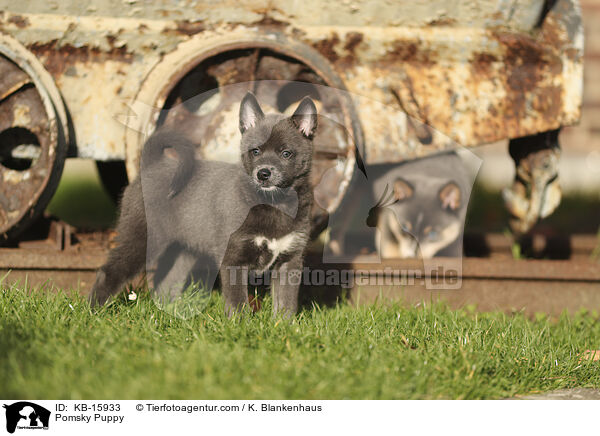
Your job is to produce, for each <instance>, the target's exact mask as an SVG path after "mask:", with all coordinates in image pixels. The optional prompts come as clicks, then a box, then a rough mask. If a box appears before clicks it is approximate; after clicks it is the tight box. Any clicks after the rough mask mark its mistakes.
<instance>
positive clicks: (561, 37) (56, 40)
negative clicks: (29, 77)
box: [0, 0, 583, 162]
mask: <svg viewBox="0 0 600 436" xmlns="http://www.w3.org/2000/svg"><path fill="white" fill-rule="evenodd" d="M547 4H551V3H548V2H544V1H543V0H514V1H510V0H499V1H492V0H484V1H481V2H470V1H467V0H454V1H441V0H440V1H438V0H432V1H430V2H416V3H415V2H388V1H385V0H344V1H342V2H341V4H337V3H332V2H329V3H328V2H323V1H321V0H307V1H304V2H295V1H292V0H285V1H282V2H278V3H277V6H276V7H273V6H272V3H270V2H266V1H255V0H252V1H242V2H237V1H236V2H233V1H225V2H220V3H218V4H216V3H212V2H207V1H204V2H195V1H187V2H178V1H174V0H162V1H151V2H150V1H141V0H124V1H118V0H105V1H94V2H92V1H79V2H76V1H73V0H71V1H66V2H58V1H50V2H47V1H38V0H34V1H32V2H28V3H27V5H25V4H24V3H18V2H12V1H9V0H0V10H1V11H3V12H2V13H0V31H1V32H5V33H9V34H10V35H12V36H14V37H15V38H17V39H18V40H19V41H21V42H22V43H23V44H24V45H25V46H26V47H27V48H28V49H30V50H31V51H32V52H33V53H34V54H36V55H37V56H38V57H39V58H40V59H41V60H42V62H43V64H44V65H45V67H46V68H47V69H48V71H50V73H51V74H52V75H53V77H54V79H55V81H56V83H57V85H58V87H59V88H60V90H61V92H62V94H63V97H64V99H65V102H66V105H67V107H68V108H69V110H70V113H71V116H72V119H73V124H74V130H75V133H76V138H77V149H76V150H77V153H78V155H79V156H82V157H92V158H94V159H99V160H109V159H124V158H125V140H124V136H125V132H124V130H125V128H124V126H123V125H122V124H121V123H119V122H118V121H117V120H116V119H115V117H116V116H118V115H120V114H125V113H127V111H128V109H127V104H128V102H130V101H131V100H132V99H134V98H135V96H136V95H137V94H138V90H139V89H140V87H141V85H142V83H143V82H144V79H145V77H146V76H147V75H148V74H149V72H150V71H151V70H152V69H153V67H154V66H155V65H156V64H157V63H158V62H159V61H160V60H161V58H162V57H163V56H164V55H166V54H168V53H170V52H172V51H173V50H175V48H176V47H177V46H178V45H179V44H180V43H182V42H186V41H193V42H194V43H195V44H197V50H198V53H201V52H202V51H203V50H204V47H205V46H210V45H211V41H213V40H215V39H223V38H228V37H231V38H232V39H235V38H239V37H241V36H243V37H244V38H245V39H247V38H250V39H251V38H252V37H253V35H255V36H256V37H257V38H258V37H259V36H260V37H263V38H264V37H265V36H267V37H269V36H273V38H276V37H277V36H276V35H283V36H285V37H286V38H287V39H289V40H293V41H296V42H298V43H299V44H304V45H306V46H309V47H313V48H314V49H315V50H316V51H317V52H319V53H320V54H321V55H323V56H324V57H325V58H327V59H328V61H329V62H330V63H331V65H332V67H333V69H334V70H335V71H336V72H337V73H338V74H339V76H340V77H341V79H342V81H343V83H344V84H345V86H346V88H347V89H348V91H349V92H350V93H352V94H354V95H356V96H360V97H361V98H358V97H357V99H356V100H357V101H356V106H357V111H358V114H359V118H360V122H361V124H362V127H363V130H364V136H365V147H366V156H367V161H368V162H383V161H386V162H389V161H402V160H406V159H411V158H414V157H417V156H423V155H427V154H430V153H434V152H437V151H439V150H441V149H445V148H452V147H455V146H457V144H458V145H463V146H474V145H478V144H481V143H487V142H492V141H496V140H500V139H505V138H515V137H520V136H525V135H531V134H535V133H537V132H542V131H548V130H552V129H556V128H558V127H560V126H565V125H571V124H574V123H576V122H577V121H578V119H579V117H580V104H581V99H582V71H583V70H582V58H581V57H582V49H583V36H582V29H581V17H580V15H581V14H580V11H579V6H578V3H577V1H576V0H558V1H556V2H555V3H554V5H553V7H552V9H551V10H550V11H549V12H548V14H547V15H545V16H544V14H545V12H547V11H545V7H546V5H547ZM315 10H318V11H319V13H318V14H315V13H314V11H315ZM405 113H406V114H405ZM420 123H424V124H426V125H429V126H431V127H432V131H433V132H434V133H433V134H432V138H431V140H427V141H424V140H423V137H422V135H419V131H420V130H422V128H421V126H420V125H419V124H420Z"/></svg>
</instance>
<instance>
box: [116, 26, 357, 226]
mask: <svg viewBox="0 0 600 436" xmlns="http://www.w3.org/2000/svg"><path fill="white" fill-rule="evenodd" d="M197 51H198V45H195V46H194V45H190V46H189V47H187V46H183V47H181V46H180V47H179V48H178V51H177V52H176V53H173V54H171V55H170V57H169V56H167V57H165V59H164V60H163V62H162V63H161V64H162V65H161V64H159V65H158V66H157V67H156V68H155V70H154V71H153V72H152V73H151V74H150V75H149V77H148V78H147V79H146V80H145V83H144V85H143V87H142V90H141V91H140V94H139V95H138V99H139V100H141V101H143V102H144V103H146V104H149V103H151V104H152V106H153V108H155V109H156V110H154V111H147V112H146V113H147V115H146V117H145V118H144V117H143V116H142V117H140V114H139V113H138V114H137V119H138V120H139V125H138V126H137V129H136V130H137V132H135V133H134V130H131V131H129V132H128V140H127V173H128V176H129V179H130V180H131V179H132V177H134V176H135V175H137V170H138V165H139V164H138V157H139V152H140V148H141V146H142V144H143V140H144V138H145V135H147V134H149V133H151V132H152V131H153V130H154V129H155V128H156V127H158V126H161V125H169V126H171V127H174V128H176V129H177V130H179V131H183V132H185V134H186V135H187V136H189V137H190V138H192V139H194V140H195V141H196V142H197V143H199V144H201V146H200V148H199V150H198V155H199V156H201V157H202V158H205V159H215V160H224V161H236V160H237V159H239V151H238V147H239V140H240V137H239V131H238V111H239V103H240V101H241V99H242V98H243V96H244V94H245V92H247V91H248V90H251V91H253V92H254V93H255V94H256V95H257V97H258V100H259V101H260V103H261V105H263V106H264V108H265V109H266V110H265V112H272V111H278V112H282V113H287V112H289V111H290V109H292V108H294V107H295V104H296V103H297V102H298V101H300V99H301V98H302V97H304V96H305V95H310V96H311V97H312V98H313V100H315V101H316V103H317V106H318V109H319V113H320V114H321V115H322V117H320V119H319V127H318V129H317V133H316V135H315V139H314V144H315V155H314V159H313V180H312V183H313V186H314V187H315V199H316V203H317V205H318V207H316V208H315V210H314V212H313V222H314V224H315V226H317V227H318V226H321V225H322V224H323V221H324V222H325V224H326V219H325V217H326V216H327V213H331V212H333V211H334V210H335V209H336V208H337V207H338V205H339V203H340V202H341V200H342V198H343V196H344V194H345V192H346V190H347V188H348V184H349V182H350V180H351V178H352V174H353V172H354V169H355V167H356V152H357V151H358V153H360V154H362V152H363V138H362V131H361V128H360V125H359V122H358V118H357V116H356V114H355V110H354V107H353V104H352V101H351V98H350V96H349V94H348V93H346V92H344V85H343V83H342V81H341V79H340V78H339V77H338V76H337V74H335V73H334V72H333V70H332V69H331V68H330V66H329V64H328V62H327V60H325V59H324V58H323V57H322V56H321V55H320V54H319V53H317V52H316V51H314V50H313V49H312V48H310V47H306V46H303V45H301V44H297V43H296V44H295V43H293V42H291V41H278V40H275V41H274V40H272V39H268V40H267V39H260V38H258V39H254V40H251V41H237V42H231V41H229V42H227V43H226V44H215V46H214V47H213V48H210V49H207V50H205V51H203V53H202V54H200V55H198V54H196V53H197ZM192 52H193V53H192ZM158 82H160V83H158Z"/></svg>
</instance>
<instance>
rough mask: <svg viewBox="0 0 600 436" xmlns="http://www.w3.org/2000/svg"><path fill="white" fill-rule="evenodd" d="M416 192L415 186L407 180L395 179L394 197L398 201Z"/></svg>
mask: <svg viewBox="0 0 600 436" xmlns="http://www.w3.org/2000/svg"><path fill="white" fill-rule="evenodd" d="M414 193H415V188H413V186H412V185H411V184H410V183H408V182H407V181H406V180H404V179H401V178H398V179H396V180H395V181H394V197H396V200H397V201H404V200H408V199H409V198H411V197H412V196H413V194H414Z"/></svg>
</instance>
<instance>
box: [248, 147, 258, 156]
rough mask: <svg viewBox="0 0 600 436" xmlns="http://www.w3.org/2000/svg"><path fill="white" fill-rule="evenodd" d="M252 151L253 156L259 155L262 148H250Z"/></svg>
mask: <svg viewBox="0 0 600 436" xmlns="http://www.w3.org/2000/svg"><path fill="white" fill-rule="evenodd" d="M250 153H252V156H258V155H259V154H260V150H259V149H258V148H253V149H252V150H250Z"/></svg>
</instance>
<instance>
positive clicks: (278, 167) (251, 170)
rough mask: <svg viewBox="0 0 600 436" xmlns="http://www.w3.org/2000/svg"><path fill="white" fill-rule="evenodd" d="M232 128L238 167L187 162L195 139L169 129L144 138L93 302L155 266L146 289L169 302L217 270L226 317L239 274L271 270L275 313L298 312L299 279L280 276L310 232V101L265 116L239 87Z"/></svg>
mask: <svg viewBox="0 0 600 436" xmlns="http://www.w3.org/2000/svg"><path fill="white" fill-rule="evenodd" d="M239 127H240V131H241V133H242V139H241V146H240V152H241V165H239V164H230V163H225V162H214V161H200V160H196V159H195V157H194V153H195V147H196V145H195V144H194V143H192V142H190V141H189V140H187V139H185V138H184V137H182V136H180V135H179V134H177V133H175V132H173V131H158V132H157V133H155V134H154V135H153V136H152V137H151V138H150V139H149V140H148V142H147V143H146V145H145V146H144V150H143V152H142V157H141V165H140V166H141V168H140V177H138V178H137V179H136V180H135V181H134V182H133V183H132V184H131V185H129V186H128V187H127V189H126V190H125V192H124V194H123V199H122V202H121V213H120V218H119V221H118V224H117V232H118V238H117V242H118V245H117V246H116V247H115V248H114V249H113V250H111V252H110V253H109V257H108V261H107V262H106V264H105V265H103V266H102V267H101V268H100V270H99V271H98V274H97V277H96V282H95V284H94V286H93V289H92V292H91V294H90V301H91V302H92V303H93V304H103V303H104V302H105V301H106V300H107V299H108V298H109V297H110V296H111V295H113V294H115V293H117V292H119V291H120V290H121V288H122V286H123V285H124V284H125V283H126V282H127V281H128V280H131V278H133V276H135V275H136V274H137V273H138V272H139V271H140V270H141V269H142V268H143V267H144V265H146V267H147V268H151V266H152V265H154V264H156V265H157V267H156V273H155V278H154V282H155V287H156V289H157V291H158V293H159V294H160V295H162V296H165V297H168V298H173V297H175V296H177V295H178V294H180V293H181V291H182V290H183V289H184V287H185V286H186V283H189V280H190V278H191V279H193V280H198V279H199V278H202V281H203V282H204V284H205V285H206V286H207V287H212V285H213V284H214V281H215V280H216V277H217V274H218V273H219V272H220V279H221V287H222V291H223V295H224V298H225V308H226V312H227V314H229V315H231V314H232V313H233V312H235V311H237V310H239V309H240V308H241V307H242V306H244V305H247V304H248V291H247V276H246V277H244V274H243V271H246V270H249V271H258V272H264V271H267V270H270V271H276V272H277V273H276V277H274V278H273V280H272V286H271V294H272V296H273V305H274V312H275V313H280V312H282V313H285V314H287V315H290V314H293V313H295V312H296V311H297V308H298V288H299V283H298V281H297V280H294V283H292V280H289V276H290V274H297V273H298V272H299V271H300V270H302V267H303V254H304V249H305V246H306V243H307V240H308V234H309V231H310V210H311V206H312V198H313V194H312V189H311V185H310V172H311V163H312V154H313V146H312V138H313V135H314V133H315V130H316V128H317V112H316V107H315V105H314V103H313V101H312V100H311V99H310V98H308V97H305V98H304V99H303V100H302V101H301V102H300V104H299V105H298V108H297V109H296V111H295V112H294V114H293V115H292V116H291V117H286V116H284V115H281V114H269V115H265V114H264V113H263V111H262V109H261V108H260V105H259V104H258V102H257V100H256V98H255V97H254V95H253V94H252V93H248V94H246V96H245V97H244V99H243V100H242V102H241V105H240V115H239ZM199 276H201V277H199Z"/></svg>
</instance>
